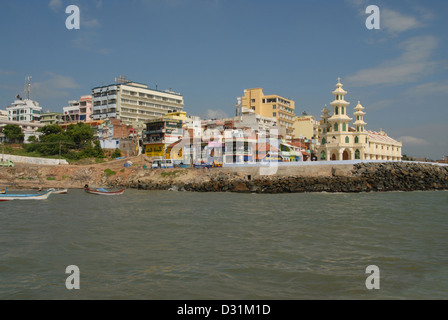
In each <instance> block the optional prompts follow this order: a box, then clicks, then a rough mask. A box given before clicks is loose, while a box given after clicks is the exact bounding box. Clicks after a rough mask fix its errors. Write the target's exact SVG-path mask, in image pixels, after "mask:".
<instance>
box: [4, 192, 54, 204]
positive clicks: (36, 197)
mask: <svg viewBox="0 0 448 320" xmlns="http://www.w3.org/2000/svg"><path fill="white" fill-rule="evenodd" d="M53 191H54V189H49V190H47V191H45V192H43V193H39V194H26V193H25V194H8V193H5V194H0V201H10V200H46V199H48V197H49V196H50V195H51V194H52V193H53Z"/></svg>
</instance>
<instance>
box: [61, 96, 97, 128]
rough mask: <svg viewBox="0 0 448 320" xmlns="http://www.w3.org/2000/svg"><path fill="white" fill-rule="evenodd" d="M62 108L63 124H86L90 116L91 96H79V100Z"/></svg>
mask: <svg viewBox="0 0 448 320" xmlns="http://www.w3.org/2000/svg"><path fill="white" fill-rule="evenodd" d="M68 104H69V105H68V106H67V107H64V108H63V112H64V122H74V123H77V122H87V121H90V120H91V116H92V96H90V95H87V96H81V98H80V99H79V100H71V101H69V102H68Z"/></svg>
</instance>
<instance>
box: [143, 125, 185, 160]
mask: <svg viewBox="0 0 448 320" xmlns="http://www.w3.org/2000/svg"><path fill="white" fill-rule="evenodd" d="M182 127H183V121H182V120H178V119H171V118H159V119H153V120H148V121H147V122H146V131H145V132H144V140H143V145H144V146H145V154H146V155H147V156H148V157H160V158H163V157H165V156H166V150H167V147H168V146H169V145H171V144H172V143H174V142H176V141H178V140H179V139H181V138H182V137H183V128H182Z"/></svg>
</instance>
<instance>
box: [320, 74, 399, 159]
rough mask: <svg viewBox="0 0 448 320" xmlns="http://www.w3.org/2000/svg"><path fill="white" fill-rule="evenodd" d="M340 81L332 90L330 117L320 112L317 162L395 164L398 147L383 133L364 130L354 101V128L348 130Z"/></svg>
mask: <svg viewBox="0 0 448 320" xmlns="http://www.w3.org/2000/svg"><path fill="white" fill-rule="evenodd" d="M342 86H343V85H342V83H341V82H340V79H339V81H338V83H337V85H336V87H337V88H336V90H335V91H333V92H332V94H333V95H334V97H335V100H334V101H333V102H331V103H330V105H331V106H332V107H333V114H332V115H330V110H328V108H327V107H325V108H324V109H323V110H322V116H321V118H322V121H321V125H320V129H321V135H320V137H319V140H320V145H319V146H318V158H319V160H395V161H397V160H398V161H400V160H401V158H402V155H401V148H402V143H401V142H398V141H396V140H394V139H392V138H391V137H389V136H388V135H387V134H386V133H385V132H384V131H383V130H380V132H375V131H369V130H366V129H365V126H366V123H365V122H364V115H365V114H366V113H365V112H364V111H363V110H364V109H365V108H364V107H363V106H362V105H361V103H360V102H359V101H358V104H357V106H356V107H355V108H354V109H355V113H354V116H356V121H355V122H354V123H353V125H354V127H350V122H351V121H352V120H353V119H352V118H350V117H349V116H348V115H347V113H348V110H347V107H348V106H349V104H350V103H349V102H347V101H345V95H346V94H347V91H345V90H344V89H342Z"/></svg>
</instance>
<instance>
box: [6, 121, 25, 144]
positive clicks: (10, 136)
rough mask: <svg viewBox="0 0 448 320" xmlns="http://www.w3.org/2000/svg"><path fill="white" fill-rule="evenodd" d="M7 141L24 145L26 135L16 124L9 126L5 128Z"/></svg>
mask: <svg viewBox="0 0 448 320" xmlns="http://www.w3.org/2000/svg"><path fill="white" fill-rule="evenodd" d="M3 133H4V134H5V138H6V140H8V141H9V142H13V143H22V142H23V140H24V139H25V135H24V134H23V132H22V129H21V128H20V127H19V126H18V125H16V124H8V125H6V126H5V127H4V128H3Z"/></svg>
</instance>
